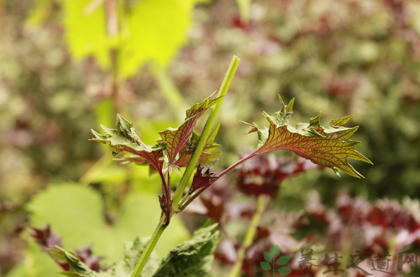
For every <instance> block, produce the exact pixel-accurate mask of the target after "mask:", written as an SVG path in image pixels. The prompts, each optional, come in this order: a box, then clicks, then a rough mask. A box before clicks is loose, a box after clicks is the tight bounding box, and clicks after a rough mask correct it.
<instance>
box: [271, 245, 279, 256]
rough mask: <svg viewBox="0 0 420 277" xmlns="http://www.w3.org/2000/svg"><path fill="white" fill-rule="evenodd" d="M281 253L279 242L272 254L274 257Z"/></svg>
mask: <svg viewBox="0 0 420 277" xmlns="http://www.w3.org/2000/svg"><path fill="white" fill-rule="evenodd" d="M279 254H280V246H278V244H276V245H274V246H273V248H272V249H271V255H273V258H275V257H277V256H278V255H279Z"/></svg>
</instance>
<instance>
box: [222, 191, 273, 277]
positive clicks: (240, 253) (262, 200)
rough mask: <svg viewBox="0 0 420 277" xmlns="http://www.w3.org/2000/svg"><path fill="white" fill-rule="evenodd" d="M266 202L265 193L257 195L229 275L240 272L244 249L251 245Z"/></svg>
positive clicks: (234, 275)
mask: <svg viewBox="0 0 420 277" xmlns="http://www.w3.org/2000/svg"><path fill="white" fill-rule="evenodd" d="M267 203H268V196H266V195H260V196H258V200H257V211H256V212H255V214H254V216H253V217H252V223H251V226H250V228H249V229H248V232H247V233H246V236H245V239H244V241H243V243H242V246H241V248H240V249H239V251H238V260H237V261H236V263H235V265H234V266H233V268H232V270H231V272H230V274H229V277H237V276H239V274H240V273H241V269H242V264H243V262H244V259H245V255H246V250H247V248H248V247H249V246H250V245H251V243H252V241H253V240H254V237H255V233H256V232H257V227H258V224H259V223H260V219H261V215H262V213H263V212H264V210H265V208H266V207H267Z"/></svg>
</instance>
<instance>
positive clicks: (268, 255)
mask: <svg viewBox="0 0 420 277" xmlns="http://www.w3.org/2000/svg"><path fill="white" fill-rule="evenodd" d="M264 259H265V260H266V261H267V262H269V263H272V262H273V257H272V256H271V254H270V253H269V252H264Z"/></svg>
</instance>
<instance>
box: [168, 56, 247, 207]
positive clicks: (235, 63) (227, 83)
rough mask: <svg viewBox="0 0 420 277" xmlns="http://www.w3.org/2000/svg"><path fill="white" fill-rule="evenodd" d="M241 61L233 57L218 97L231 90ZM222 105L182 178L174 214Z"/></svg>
mask: <svg viewBox="0 0 420 277" xmlns="http://www.w3.org/2000/svg"><path fill="white" fill-rule="evenodd" d="M239 61H240V60H239V58H238V57H237V56H233V58H232V60H231V62H230V65H229V68H228V70H227V72H226V74H225V78H224V79H223V82H222V85H221V86H220V89H219V93H218V94H217V97H221V96H225V95H226V92H227V91H228V89H229V86H230V83H231V82H232V79H233V76H234V75H235V72H236V69H237V68H238V64H239ZM221 105H222V101H219V102H217V104H216V105H215V106H214V107H212V109H211V114H210V115H209V117H208V119H207V122H206V125H205V126H204V129H203V132H202V134H201V137H200V140H199V141H198V144H197V147H196V149H195V151H194V154H193V155H192V157H191V160H190V162H189V163H188V166H187V168H186V169H185V173H184V175H183V176H182V178H181V181H180V183H179V185H178V187H177V189H176V191H175V194H174V197H173V202H172V209H173V211H174V212H179V211H180V209H179V208H178V204H179V201H180V200H181V198H182V195H183V193H184V191H185V188H186V187H187V185H188V181H189V180H190V177H191V175H192V173H193V171H194V169H195V167H196V164H197V162H198V159H199V158H200V155H201V152H202V151H203V149H204V146H205V144H206V142H207V138H208V137H209V135H210V133H211V129H212V128H213V124H214V122H215V121H216V116H217V114H218V113H219V110H220V107H221Z"/></svg>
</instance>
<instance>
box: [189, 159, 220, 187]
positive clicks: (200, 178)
mask: <svg viewBox="0 0 420 277" xmlns="http://www.w3.org/2000/svg"><path fill="white" fill-rule="evenodd" d="M212 165H213V164H211V165H209V166H205V167H201V166H200V165H197V171H196V172H195V174H194V178H193V182H192V185H191V189H190V190H191V192H193V191H195V190H197V189H200V188H202V187H207V186H210V185H211V184H213V183H214V182H215V181H216V180H217V175H216V174H215V173H211V172H210V167H211V166H212Z"/></svg>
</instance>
